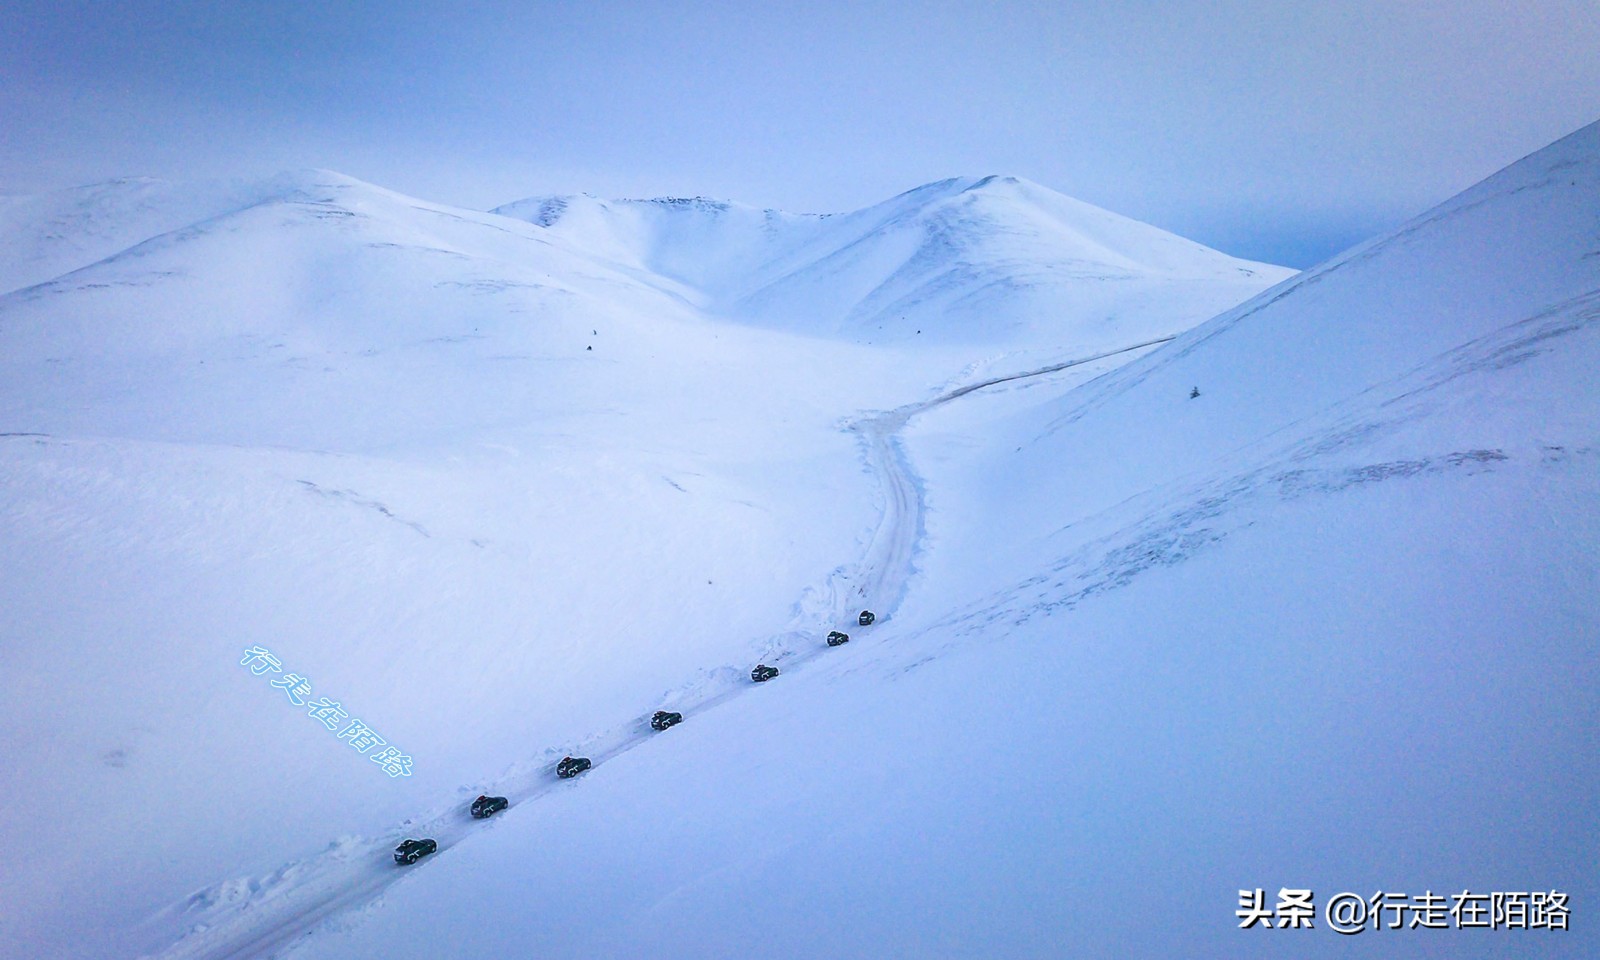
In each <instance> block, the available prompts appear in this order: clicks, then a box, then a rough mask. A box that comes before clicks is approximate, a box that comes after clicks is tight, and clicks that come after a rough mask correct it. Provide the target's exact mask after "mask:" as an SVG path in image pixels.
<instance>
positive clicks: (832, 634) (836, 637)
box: [828, 630, 850, 647]
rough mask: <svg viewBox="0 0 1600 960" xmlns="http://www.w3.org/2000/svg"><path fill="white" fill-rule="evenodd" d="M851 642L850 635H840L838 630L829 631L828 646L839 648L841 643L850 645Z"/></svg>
mask: <svg viewBox="0 0 1600 960" xmlns="http://www.w3.org/2000/svg"><path fill="white" fill-rule="evenodd" d="M849 642H850V634H848V633H840V632H839V631H837V630H829V631H828V646H830V647H837V646H838V645H839V644H841V643H849Z"/></svg>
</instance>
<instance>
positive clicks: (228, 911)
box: [149, 337, 1173, 960]
mask: <svg viewBox="0 0 1600 960" xmlns="http://www.w3.org/2000/svg"><path fill="white" fill-rule="evenodd" d="M1172 339H1173V338H1172V337H1161V338H1159V339H1155V340H1147V341H1145V342H1143V343H1136V344H1133V345H1131V346H1127V347H1121V348H1119V349H1116V350H1110V351H1106V352H1104V353H1099V354H1096V355H1094V356H1090V357H1082V358H1079V359H1076V360H1068V361H1064V362H1062V363H1056V364H1052V365H1050V366H1046V367H1041V368H1039V369H1036V370H1029V371H1027V372H1024V373H1015V374H1008V375H1006V376H1001V377H992V378H990V379H987V380H981V381H978V382H975V383H970V384H967V385H965V386H961V387H957V388H955V389H952V390H948V391H946V392H944V393H941V394H939V395H938V396H935V397H933V398H932V399H929V400H923V401H920V402H917V403H912V404H907V405H906V406H903V407H898V408H896V409H894V410H890V411H887V412H878V413H872V414H866V415H862V416H860V417H858V418H856V419H854V420H852V421H849V422H848V423H847V424H846V429H848V430H850V431H851V432H853V433H855V434H856V435H857V436H858V437H859V438H860V439H861V442H862V446H863V448H864V451H863V453H864V456H865V458H866V460H867V462H868V463H869V464H870V465H871V466H872V468H873V469H874V471H875V472H876V473H877V475H878V479H879V484H880V487H881V489H882V491H883V494H884V505H883V514H882V516H881V517H880V518H879V520H878V525H877V528H876V529H875V530H874V532H873V536H872V540H871V541H870V542H869V544H868V546H867V550H866V553H865V555H864V556H863V557H862V558H861V560H860V561H859V562H857V563H855V564H852V565H847V566H844V567H840V568H839V569H837V570H835V571H834V572H833V574H832V575H831V576H830V577H829V579H828V582H827V584H826V586H825V587H824V588H823V589H822V590H820V591H815V590H813V591H811V592H809V593H808V597H807V599H806V600H803V601H802V602H801V604H800V611H799V612H798V613H797V614H796V616H795V618H794V620H793V621H791V623H790V624H789V626H788V628H787V630H785V631H784V632H783V633H781V634H779V635H778V636H777V637H775V638H774V640H773V646H774V654H775V655H774V656H772V657H770V658H768V659H769V661H770V662H772V663H776V664H781V665H782V666H783V669H784V670H786V671H792V670H794V669H795V668H797V667H800V666H802V665H803V664H805V663H806V662H808V661H810V660H812V659H814V658H816V657H818V656H821V655H823V654H824V653H826V652H827V650H828V649H829V648H828V647H825V646H822V645H821V643H820V641H819V640H818V637H820V636H821V633H820V632H819V631H818V629H817V627H818V625H819V624H822V625H823V629H824V630H826V629H828V628H829V627H831V626H832V625H833V624H836V623H839V622H842V621H843V620H844V619H845V618H847V617H849V616H850V615H851V614H852V613H853V612H854V611H856V610H859V609H861V608H863V607H868V608H871V609H873V610H874V611H876V612H877V613H878V618H879V619H878V622H879V623H882V622H884V621H886V620H888V619H890V618H891V617H892V616H893V614H894V612H895V610H896V609H898V608H899V606H900V602H901V600H902V599H903V598H904V596H905V592H906V590H907V588H908V586H909V584H910V581H911V578H912V575H913V573H914V572H915V554H916V549H917V544H918V543H919V542H920V541H921V539H922V534H923V511H924V504H923V502H922V494H921V488H920V486H919V485H918V483H917V480H916V474H915V472H914V471H913V470H912V469H911V464H910V461H909V459H908V458H907V457H906V454H905V450H904V447H903V445H902V443H901V438H900V434H901V432H902V431H903V430H904V429H905V427H906V424H908V423H909V422H910V421H911V419H912V418H913V417H915V416H917V415H918V414H921V413H925V412H927V411H928V410H931V409H933V408H934V407H937V406H941V405H943V404H946V403H949V402H950V401H952V400H956V399H958V398H960V397H964V396H966V395H967V394H969V393H972V392H974V391H977V390H982V389H984V388H986V387H992V386H995V385H996V384H1001V383H1007V382H1010V381H1014V380H1026V379H1029V378H1032V377H1039V376H1044V375H1047V374H1051V373H1055V372H1057V371H1060V370H1065V369H1067V368H1069V367H1075V366H1080V365H1082V364H1086V363H1093V362H1094V361H1097V360H1104V359H1107V358H1109V357H1114V356H1118V355H1120V354H1125V353H1131V352H1133V351H1135V350H1142V349H1145V348H1148V347H1153V346H1156V345H1158V344H1162V343H1166V342H1168V341H1169V340H1172ZM808 601H809V602H808ZM740 669H741V672H742V670H743V669H744V668H740ZM749 689H751V685H750V684H749V683H748V681H746V682H743V683H733V684H727V685H724V686H722V687H721V688H720V689H718V688H713V689H710V690H707V691H705V692H703V693H701V694H700V695H699V696H698V697H692V698H688V699H685V700H683V701H681V702H679V703H677V704H675V705H674V709H677V710H680V711H682V712H683V713H684V714H685V715H688V716H693V715H696V714H701V713H704V712H706V711H708V710H710V709H712V708H713V707H716V706H717V705H718V704H720V703H723V702H725V701H727V700H730V699H732V698H733V697H735V696H738V695H739V694H741V693H743V692H745V691H747V690H749ZM652 735H653V731H651V729H650V727H649V723H648V721H646V720H644V719H640V720H638V721H636V722H635V723H633V724H631V725H627V726H624V727H621V728H617V729H614V730H611V731H608V732H607V733H605V734H601V735H599V736H596V737H593V738H591V739H590V740H589V741H588V742H587V743H586V744H584V748H583V751H584V753H585V755H587V756H589V757H590V758H591V759H592V760H593V761H594V765H595V767H597V768H598V767H600V766H602V765H604V764H605V762H606V761H607V760H610V759H611V758H613V757H616V756H619V755H621V754H623V753H625V752H627V751H629V750H632V749H633V748H634V747H637V746H639V745H640V744H642V743H645V742H646V741H648V740H649V739H650V737H651V736H652ZM553 769H554V761H553V760H552V759H550V758H549V756H547V757H546V758H544V759H543V760H539V761H530V762H529V763H528V764H526V765H524V766H522V768H521V769H518V770H516V771H515V772H514V773H512V774H511V775H510V776H508V777H507V778H506V779H505V780H503V781H502V782H501V783H500V784H498V785H497V786H496V788H495V789H496V791H498V792H500V793H503V794H504V795H505V796H506V797H507V798H508V799H509V800H510V801H511V804H512V805H513V806H516V805H519V804H522V803H526V802H528V801H529V800H533V799H536V798H538V797H540V796H542V795H544V794H546V793H549V792H550V791H553V790H562V789H572V788H574V787H576V783H574V782H571V781H563V780H557V779H556V778H555V776H554V774H553ZM587 775H591V776H592V775H593V774H592V772H591V773H590V774H587ZM484 829H485V825H483V824H480V823H478V822H477V821H474V820H473V819H472V818H471V816H470V815H469V814H468V813H467V812H466V811H465V810H464V809H462V804H461V803H459V802H458V801H456V800H451V801H449V803H448V804H447V805H446V806H442V807H440V808H437V809H435V810H434V811H433V812H431V813H430V814H427V815H425V816H423V817H420V818H416V819H413V820H408V821H406V822H405V823H403V824H400V825H399V828H398V829H397V831H396V833H395V834H394V835H393V836H387V837H383V838H380V839H375V840H365V841H362V842H359V843H355V844H349V845H345V846H337V845H336V846H333V847H330V848H329V850H328V851H327V852H325V853H323V854H321V855H320V856H317V857H314V858H312V859H310V860H307V861H302V862H300V863H295V864H290V865H288V866H285V867H283V868H281V869H280V870H278V871H277V872H275V873H274V874H272V875H271V876H270V877H268V878H266V879H265V880H262V881H258V882H255V883H250V884H247V886H248V887H249V889H248V892H245V893H242V894H238V895H235V894H233V891H234V890H235V889H236V888H237V887H238V886H239V882H237V881H236V882H233V883H228V884H220V885H218V886H216V887H213V888H211V889H209V890H206V891H203V892H201V893H198V894H195V895H194V896H193V897H191V898H189V899H188V900H187V901H185V902H183V903H180V904H176V905H174V906H173V907H169V908H168V909H167V910H165V911H163V912H162V913H161V914H158V915H157V916H156V917H154V918H152V920H153V921H166V922H169V923H170V922H175V921H177V922H182V923H184V924H186V925H188V926H189V927H190V931H189V932H188V933H187V934H186V935H184V936H183V938H182V939H180V940H179V941H177V942H176V943H174V944H172V945H171V946H170V947H168V948H167V949H165V950H163V951H161V952H159V953H157V954H153V955H149V957H150V958H151V960H265V958H269V957H274V956H277V955H279V954H281V953H282V952H285V951H287V950H288V949H289V948H291V947H292V946H293V945H294V944H295V943H297V942H298V941H299V940H301V939H302V938H304V937H306V936H308V935H309V934H311V933H312V932H313V931H314V930H316V929H317V928H318V927H319V926H321V925H322V924H323V923H325V922H327V921H329V920H330V919H332V918H334V917H337V916H339V915H341V914H344V913H346V912H347V911H352V910H358V909H360V908H362V907H364V906H367V905H369V904H371V903H372V902H373V901H375V900H377V899H378V898H379V897H381V896H382V895H383V892H384V890H385V889H387V888H388V887H389V885H390V884H392V883H395V882H397V881H400V880H403V879H404V878H405V877H407V876H409V875H410V874H411V873H413V872H415V871H416V870H418V869H421V868H423V867H424V866H426V864H427V860H423V861H421V862H420V863H419V864H418V865H417V866H415V867H411V868H408V869H407V870H400V869H397V868H395V866H394V864H393V863H392V862H391V857H390V851H391V850H392V849H393V847H394V845H395V843H396V842H398V839H399V838H400V836H401V834H402V833H403V834H405V835H407V836H426V837H433V838H434V839H435V840H437V841H438V844H439V852H440V853H442V852H444V851H445V850H447V849H449V848H450V847H451V846H453V845H455V844H456V843H457V842H460V841H461V840H464V839H467V838H468V837H470V836H474V835H477V834H479V833H482V832H483V831H484ZM435 856H437V854H435Z"/></svg>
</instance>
